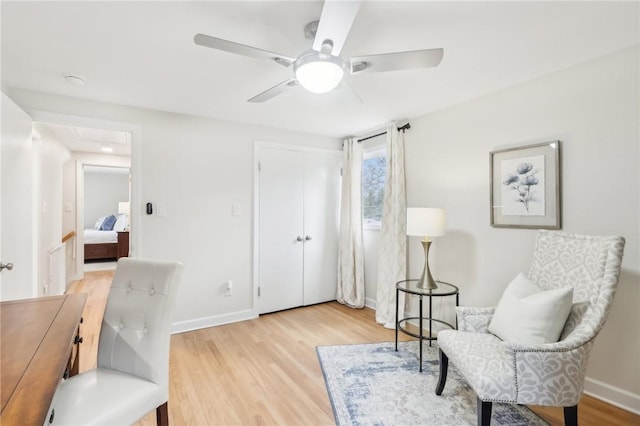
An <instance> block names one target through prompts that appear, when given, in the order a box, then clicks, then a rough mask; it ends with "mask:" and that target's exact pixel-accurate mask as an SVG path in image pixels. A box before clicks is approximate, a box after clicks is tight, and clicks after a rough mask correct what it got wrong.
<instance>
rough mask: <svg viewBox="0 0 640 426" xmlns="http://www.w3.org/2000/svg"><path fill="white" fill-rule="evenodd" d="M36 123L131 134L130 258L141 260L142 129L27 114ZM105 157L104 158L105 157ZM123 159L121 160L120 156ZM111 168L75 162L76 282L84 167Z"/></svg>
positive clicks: (79, 118) (117, 123)
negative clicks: (93, 128) (88, 165)
mask: <svg viewBox="0 0 640 426" xmlns="http://www.w3.org/2000/svg"><path fill="white" fill-rule="evenodd" d="M27 111H28V114H29V115H30V116H31V118H32V120H33V121H39V122H44V123H53V124H60V125H66V126H77V127H95V128H100V129H107V130H119V131H125V132H130V133H131V159H130V167H129V172H130V174H131V200H130V201H131V206H132V208H131V211H130V214H129V225H130V228H131V234H130V236H131V240H130V243H129V244H130V246H129V256H130V257H140V256H141V255H142V253H141V250H140V247H142V233H141V230H140V226H139V225H138V224H139V223H141V215H142V212H141V210H142V209H139V208H135V206H137V204H136V203H137V202H140V203H142V201H139V200H141V199H142V195H141V193H142V189H141V188H142V187H141V182H142V179H141V166H142V158H141V157H142V156H141V153H142V128H141V126H140V125H139V124H135V123H128V122H125V121H114V120H105V119H101V118H94V117H83V116H77V115H71V114H61V113H54V112H48V111H41V110H31V109H29V110H27ZM103 155H104V154H103ZM121 157H122V156H121ZM85 164H92V165H111V164H95V163H93V162H92V163H84V162H83V161H81V160H76V212H77V213H76V236H77V238H76V240H75V248H76V253H78V255H77V256H76V273H75V276H74V278H75V279H76V280H77V279H81V278H82V277H83V276H84V254H83V255H80V253H84V251H83V250H80V248H81V247H82V246H83V245H84V234H83V230H84V209H80V208H78V206H81V205H84V175H83V173H84V165H85Z"/></svg>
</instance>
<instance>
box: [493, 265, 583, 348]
mask: <svg viewBox="0 0 640 426" xmlns="http://www.w3.org/2000/svg"><path fill="white" fill-rule="evenodd" d="M572 300H573V287H562V288H558V289H553V290H542V289H541V288H539V287H538V286H537V285H535V284H534V283H532V282H531V281H530V280H529V279H528V278H527V277H526V276H524V274H522V273H520V274H518V276H517V277H516V278H515V279H514V280H513V281H511V283H510V284H509V285H508V286H507V288H506V289H505V291H504V293H503V294H502V297H501V298H500V302H498V306H496V310H495V313H494V314H493V318H492V319H491V323H489V332H490V333H493V334H495V335H496V336H498V337H499V338H501V339H502V340H504V341H506V342H513V343H524V344H540V343H551V342H557V341H558V339H559V338H560V333H561V332H562V328H563V327H564V324H565V322H566V321H567V317H568V316H569V312H571V304H572Z"/></svg>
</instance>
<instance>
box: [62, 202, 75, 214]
mask: <svg viewBox="0 0 640 426" xmlns="http://www.w3.org/2000/svg"><path fill="white" fill-rule="evenodd" d="M64 211H65V212H72V211H73V206H72V205H71V203H64Z"/></svg>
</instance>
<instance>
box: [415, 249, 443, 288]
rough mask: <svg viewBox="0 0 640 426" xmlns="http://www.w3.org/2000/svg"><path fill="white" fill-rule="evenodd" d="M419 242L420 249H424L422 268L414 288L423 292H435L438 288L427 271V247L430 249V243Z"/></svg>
mask: <svg viewBox="0 0 640 426" xmlns="http://www.w3.org/2000/svg"><path fill="white" fill-rule="evenodd" d="M420 242H421V243H422V248H424V268H423V269H422V275H421V276H420V280H419V281H418V284H417V285H416V287H418V288H421V289H424V290H435V289H436V288H438V284H436V281H435V280H434V279H433V277H432V276H431V271H430V270H429V247H431V241H429V240H427V239H424V240H422V241H420Z"/></svg>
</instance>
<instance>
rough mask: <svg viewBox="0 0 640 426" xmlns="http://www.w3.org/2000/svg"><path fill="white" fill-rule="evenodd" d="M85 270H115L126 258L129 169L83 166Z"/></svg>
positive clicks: (127, 252)
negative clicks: (119, 260) (118, 260)
mask: <svg viewBox="0 0 640 426" xmlns="http://www.w3.org/2000/svg"><path fill="white" fill-rule="evenodd" d="M83 175H84V227H83V237H84V245H83V252H84V270H85V272H87V271H99V270H110V269H115V266H116V261H117V259H119V258H121V257H128V256H129V245H130V238H129V232H130V223H129V222H130V221H129V212H130V199H131V196H130V195H131V179H130V172H129V168H128V167H111V166H91V165H85V166H84V170H83Z"/></svg>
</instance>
